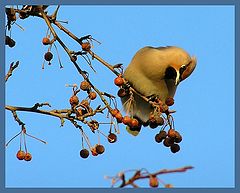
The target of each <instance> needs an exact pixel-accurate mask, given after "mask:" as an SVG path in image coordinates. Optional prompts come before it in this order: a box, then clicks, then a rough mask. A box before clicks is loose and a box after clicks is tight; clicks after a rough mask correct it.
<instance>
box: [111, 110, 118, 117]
mask: <svg viewBox="0 0 240 193" xmlns="http://www.w3.org/2000/svg"><path fill="white" fill-rule="evenodd" d="M118 112H119V110H118V109H112V110H111V114H112V116H113V117H116V114H117V113H118Z"/></svg>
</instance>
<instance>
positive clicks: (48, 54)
mask: <svg viewBox="0 0 240 193" xmlns="http://www.w3.org/2000/svg"><path fill="white" fill-rule="evenodd" d="M44 58H45V60H46V61H48V62H49V61H51V60H52V58H53V54H52V53H51V52H47V53H45V55H44Z"/></svg>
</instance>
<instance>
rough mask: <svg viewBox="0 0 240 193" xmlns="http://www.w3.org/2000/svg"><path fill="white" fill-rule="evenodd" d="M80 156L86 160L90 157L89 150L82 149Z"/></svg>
mask: <svg viewBox="0 0 240 193" xmlns="http://www.w3.org/2000/svg"><path fill="white" fill-rule="evenodd" d="M80 156H81V157H82V158H84V159H86V158H87V157H88V156H89V151H88V150H87V149H82V150H81V151H80Z"/></svg>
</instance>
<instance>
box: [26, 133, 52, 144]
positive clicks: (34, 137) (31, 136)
mask: <svg viewBox="0 0 240 193" xmlns="http://www.w3.org/2000/svg"><path fill="white" fill-rule="evenodd" d="M26 135H27V136H29V137H31V138H33V139H36V140H38V141H40V142H42V143H44V144H47V142H46V141H43V140H42V139H39V138H37V137H35V136H33V135H30V134H28V133H26Z"/></svg>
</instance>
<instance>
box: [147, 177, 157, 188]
mask: <svg viewBox="0 0 240 193" xmlns="http://www.w3.org/2000/svg"><path fill="white" fill-rule="evenodd" d="M158 185H159V182H158V179H157V177H156V176H155V175H154V176H150V178H149V186H150V187H153V188H157V187H158Z"/></svg>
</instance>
